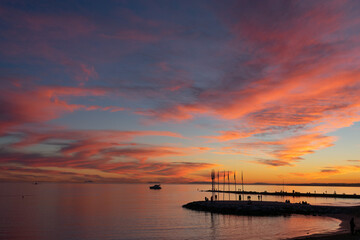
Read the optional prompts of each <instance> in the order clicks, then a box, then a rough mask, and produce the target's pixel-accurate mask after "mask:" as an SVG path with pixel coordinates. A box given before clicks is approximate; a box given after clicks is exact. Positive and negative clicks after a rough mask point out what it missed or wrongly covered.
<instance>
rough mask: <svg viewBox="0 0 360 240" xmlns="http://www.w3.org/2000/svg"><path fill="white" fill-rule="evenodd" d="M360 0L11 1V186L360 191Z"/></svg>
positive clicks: (1, 169) (6, 40)
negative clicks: (269, 186) (225, 177)
mask: <svg viewBox="0 0 360 240" xmlns="http://www.w3.org/2000/svg"><path fill="white" fill-rule="evenodd" d="M359 12H360V1H310V0H308V1H306V0H305V1H288V0H286V1H252V0H251V1H208V0H206V1H169V0H164V1H148V0H144V1H138V0H129V1H80V0H79V1H73V0H69V1H66V0H65V1H64V0H62V1H25V0H24V1H13V0H9V1H6V0H3V1H1V2H0V32H1V35H0V79H1V88H0V136H1V137H0V180H1V181H70V182H83V181H85V180H93V181H95V182H149V181H152V182H155V181H158V182H162V183H167V182H168V183H177V182H194V181H209V180H210V171H211V169H215V170H220V171H223V170H229V171H237V172H238V173H240V172H241V171H244V179H245V182H248V183H250V182H268V183H280V182H281V183H282V182H283V181H284V182H285V183H312V182H318V183H354V182H356V183H358V182H360V175H359V172H360V15H359Z"/></svg>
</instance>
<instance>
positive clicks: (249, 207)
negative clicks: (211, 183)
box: [183, 201, 360, 240]
mask: <svg viewBox="0 0 360 240" xmlns="http://www.w3.org/2000/svg"><path fill="white" fill-rule="evenodd" d="M183 207H184V208H187V209H191V210H195V211H205V212H213V213H220V214H230V215H245V216H281V215H284V216H288V215H291V214H301V215H313V216H324V217H330V218H336V219H339V220H340V221H341V223H340V225H339V229H337V230H336V231H334V232H324V233H316V234H311V235H304V236H300V237H295V238H288V239H289V240H305V239H313V240H317V239H318V240H324V239H330V240H332V239H334V240H337V239H344V240H346V239H360V233H358V234H356V235H351V234H350V225H349V221H350V219H351V218H352V217H354V219H355V224H357V225H356V226H355V229H356V230H358V229H360V206H350V207H343V206H320V205H310V204H299V203H283V202H270V201H260V202H258V201H254V202H252V201H251V202H248V201H213V202H211V201H196V202H190V203H187V204H185V205H183Z"/></svg>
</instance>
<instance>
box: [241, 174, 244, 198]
mask: <svg viewBox="0 0 360 240" xmlns="http://www.w3.org/2000/svg"><path fill="white" fill-rule="evenodd" d="M241 184H242V192H243V193H244V174H243V171H241Z"/></svg>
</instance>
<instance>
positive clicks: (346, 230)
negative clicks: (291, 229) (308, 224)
mask: <svg viewBox="0 0 360 240" xmlns="http://www.w3.org/2000/svg"><path fill="white" fill-rule="evenodd" d="M353 213H354V214H335V215H334V214H329V215H326V216H327V217H332V218H337V219H339V220H341V221H342V222H341V224H340V229H339V230H338V231H336V232H333V233H322V234H314V235H310V236H303V237H297V238H291V239H292V240H305V239H309V240H317V239H319V240H325V239H329V240H336V239H339V240H340V239H342V240H347V239H360V233H356V234H355V235H351V233H350V219H351V218H352V217H354V219H355V224H357V226H355V230H358V229H360V216H359V212H353Z"/></svg>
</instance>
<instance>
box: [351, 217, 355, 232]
mask: <svg viewBox="0 0 360 240" xmlns="http://www.w3.org/2000/svg"><path fill="white" fill-rule="evenodd" d="M350 230H351V234H352V235H354V230H355V222H354V218H351V220H350Z"/></svg>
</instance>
